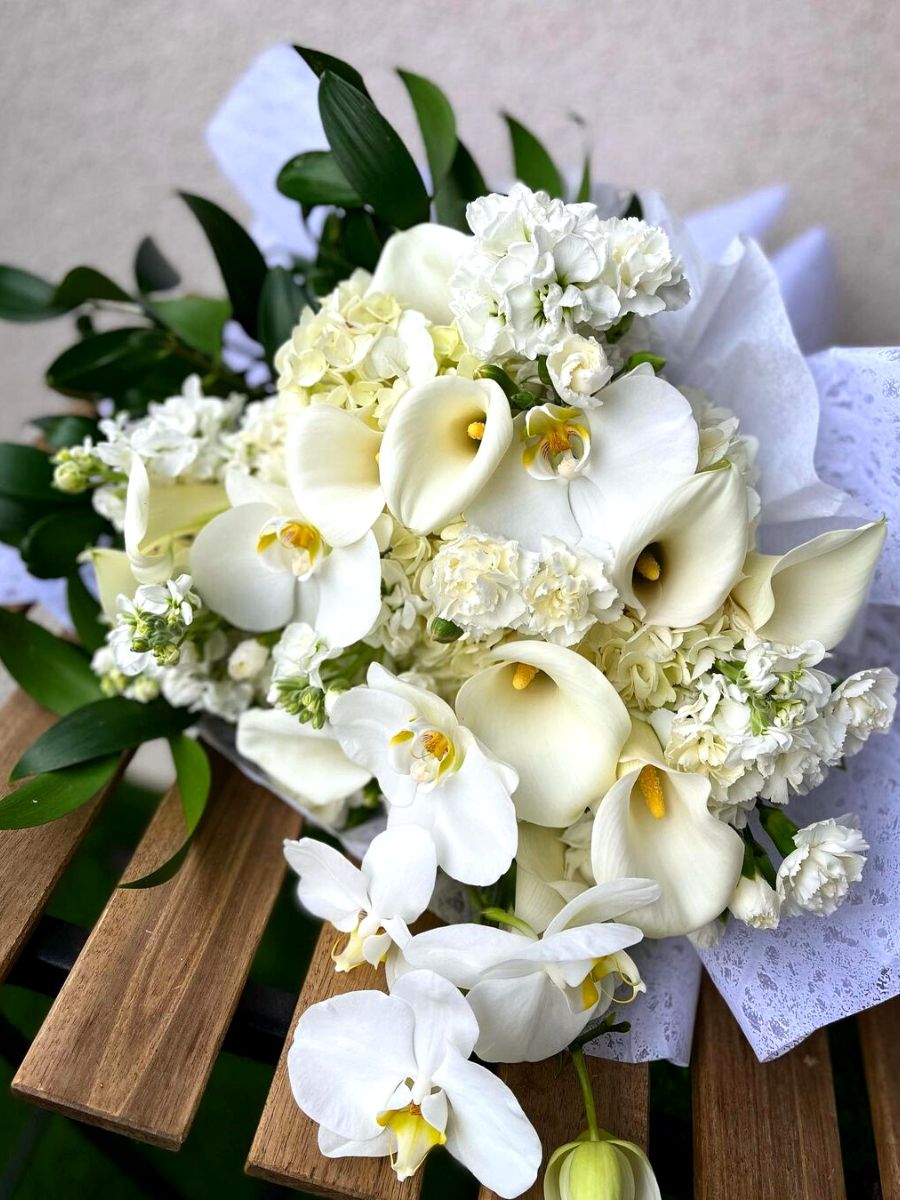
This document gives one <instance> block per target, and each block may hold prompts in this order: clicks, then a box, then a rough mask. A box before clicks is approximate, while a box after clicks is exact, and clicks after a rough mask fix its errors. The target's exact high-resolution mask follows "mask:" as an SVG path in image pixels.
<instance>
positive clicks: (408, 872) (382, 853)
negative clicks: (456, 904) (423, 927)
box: [362, 826, 437, 921]
mask: <svg viewBox="0 0 900 1200" xmlns="http://www.w3.org/2000/svg"><path fill="white" fill-rule="evenodd" d="M436 873H437V862H436V861H435V853H434V844H433V842H432V840H431V838H430V837H429V836H428V834H427V833H426V832H425V831H424V830H423V829H417V828H415V826H409V827H406V828H397V829H386V830H385V831H384V832H383V833H379V834H378V836H377V837H375V838H373V840H372V843H371V845H370V846H369V849H368V850H367V851H366V854H365V858H363V860H362V878H363V879H364V880H365V881H366V883H367V885H368V891H369V896H370V898H371V901H372V906H373V909H374V911H375V912H377V913H378V915H379V916H383V917H401V918H402V919H403V920H404V921H414V920H415V919H416V917H418V916H421V914H422V913H423V912H424V911H425V909H426V908H427V907H428V901H429V900H430V899H431V893H432V892H433V891H434V881H435V875H436Z"/></svg>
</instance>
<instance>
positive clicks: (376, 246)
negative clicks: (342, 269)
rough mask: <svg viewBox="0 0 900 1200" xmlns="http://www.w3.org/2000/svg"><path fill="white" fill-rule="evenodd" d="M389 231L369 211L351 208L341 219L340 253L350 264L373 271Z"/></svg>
mask: <svg viewBox="0 0 900 1200" xmlns="http://www.w3.org/2000/svg"><path fill="white" fill-rule="evenodd" d="M390 232H391V231H390V229H389V228H388V227H386V226H385V225H384V224H383V223H382V222H381V221H378V220H377V218H375V217H373V216H372V214H371V213H370V212H366V211H365V209H362V208H355V209H352V210H351V211H350V212H348V213H345V215H344V217H343V218H342V220H341V234H340V246H341V253H342V254H343V256H344V258H345V259H346V260H347V261H348V262H349V263H350V264H352V266H354V267H365V269H366V270H367V271H374V270H375V265H376V264H377V262H378V259H379V257H380V255H381V251H382V249H383V248H384V243H385V242H386V241H387V239H388V237H390Z"/></svg>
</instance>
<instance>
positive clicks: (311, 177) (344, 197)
mask: <svg viewBox="0 0 900 1200" xmlns="http://www.w3.org/2000/svg"><path fill="white" fill-rule="evenodd" d="M275 182H276V186H277V188H278V190H279V192H281V194H282V195H283V196H287V197H288V198H289V199H291V200H296V201H297V203H298V204H303V205H304V206H305V207H307V208H314V207H315V206H316V205H317V204H329V205H334V206H335V207H337V208H358V207H359V206H360V205H361V204H362V200H361V199H360V197H359V195H358V194H357V192H355V191H354V189H353V188H352V187H351V186H350V184H349V183H348V182H347V179H346V176H345V175H344V173H343V171H342V170H341V168H340V167H339V166H338V165H337V161H336V159H335V157H334V155H333V154H332V153H331V151H330V150H308V151H307V152H306V153H305V154H298V155H297V156H296V158H292V159H290V160H289V161H288V162H286V163H285V164H284V166H283V167H282V168H281V170H280V171H279V172H278V179H277V180H276V181H275Z"/></svg>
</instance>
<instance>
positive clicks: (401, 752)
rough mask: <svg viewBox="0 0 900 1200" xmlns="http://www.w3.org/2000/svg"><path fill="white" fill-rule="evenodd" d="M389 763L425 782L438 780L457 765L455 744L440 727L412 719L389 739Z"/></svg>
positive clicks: (426, 783)
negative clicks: (435, 727)
mask: <svg viewBox="0 0 900 1200" xmlns="http://www.w3.org/2000/svg"><path fill="white" fill-rule="evenodd" d="M388 747H389V751H390V758H391V765H392V766H393V768H394V770H395V771H397V772H398V773H400V774H403V775H409V776H410V778H411V779H414V780H415V782H416V783H418V784H423V785H425V786H428V785H431V784H435V783H438V782H439V781H440V780H441V779H442V778H443V776H444V775H446V774H447V772H448V771H451V770H452V769H453V768H454V767H455V766H457V765H458V762H457V754H456V746H455V745H454V744H453V741H452V740H451V739H450V738H449V737H448V736H447V735H446V733H444V732H443V731H442V730H440V729H434V728H433V727H432V726H428V725H425V722H424V721H413V723H412V724H411V725H410V726H408V727H407V728H406V729H401V730H400V731H399V732H398V733H395V734H394V735H393V737H391V738H390V739H389V740H388Z"/></svg>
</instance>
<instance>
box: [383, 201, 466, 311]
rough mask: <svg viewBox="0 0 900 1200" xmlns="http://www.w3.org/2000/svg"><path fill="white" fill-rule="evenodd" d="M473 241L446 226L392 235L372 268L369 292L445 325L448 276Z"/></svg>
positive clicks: (448, 288)
mask: <svg viewBox="0 0 900 1200" xmlns="http://www.w3.org/2000/svg"><path fill="white" fill-rule="evenodd" d="M472 241H473V239H472V238H471V237H469V236H468V235H466V234H464V233H460V232H459V231H458V230H456V229H451V228H450V227H449V226H447V225H436V224H433V223H431V224H426V225H414V226H413V227H412V229H404V230H402V231H400V232H399V233H395V234H392V235H391V237H389V238H388V240H387V241H386V242H385V244H384V249H383V250H382V251H381V255H380V257H379V259H378V264H377V266H376V267H375V274H374V275H373V276H372V282H371V283H370V284H369V293H372V292H387V293H388V294H389V295H391V296H394V297H395V298H396V299H397V300H399V301H400V303H401V304H403V305H405V306H408V307H409V308H415V309H417V310H418V311H419V312H420V313H423V314H424V315H425V316H426V317H427V318H428V320H429V321H433V322H434V324H435V325H449V324H450V322H451V321H452V320H453V314H452V313H451V312H450V277H451V275H452V274H453V272H454V271H455V270H456V266H457V263H458V262H459V260H460V258H461V257H462V256H463V254H465V253H466V251H467V250H468V249H469V246H470V245H471V243H472Z"/></svg>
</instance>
